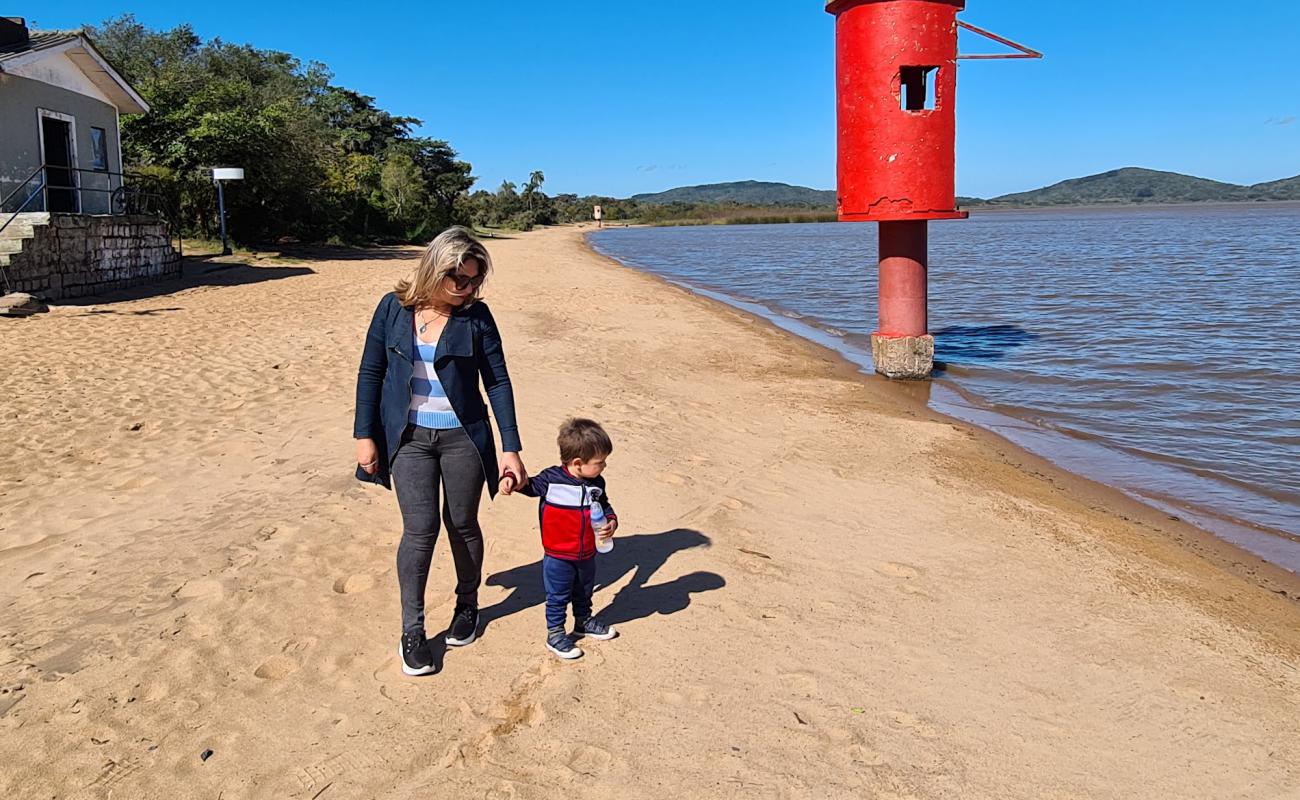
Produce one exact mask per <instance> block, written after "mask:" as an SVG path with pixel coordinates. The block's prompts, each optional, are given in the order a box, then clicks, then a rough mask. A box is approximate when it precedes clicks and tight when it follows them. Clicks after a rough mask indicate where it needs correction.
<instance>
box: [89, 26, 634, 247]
mask: <svg viewBox="0 0 1300 800" xmlns="http://www.w3.org/2000/svg"><path fill="white" fill-rule="evenodd" d="M88 33H89V35H90V36H91V38H92V39H93V40H94V41H95V43H96V45H97V46H98V47H99V48H100V50H101V51H102V52H103V54H104V55H105V56H106V57H107V58H108V59H109V61H110V62H111V63H113V64H114V65H115V66H116V67H117V68H118V69H119V70H120V71H121V72H122V74H123V76H124V77H125V78H126V79H127V80H128V81H130V82H131V84H132V85H133V86H134V87H135V88H136V89H137V90H138V91H139V92H140V94H141V95H142V96H143V97H144V98H145V100H147V101H148V102H149V104H150V106H151V107H152V111H151V112H150V113H148V114H144V115H141V116H133V117H126V118H124V119H123V121H122V148H123V156H124V159H125V160H126V162H127V164H128V166H129V168H130V169H131V170H132V171H134V172H135V173H137V174H143V175H147V176H150V177H151V178H152V179H154V183H155V184H156V185H160V186H162V187H164V191H165V192H166V193H167V194H168V195H169V199H170V201H171V204H172V205H173V206H174V207H176V208H179V214H180V220H179V221H180V224H181V228H182V230H183V231H184V232H185V233H186V234H187V235H200V236H205V237H211V236H212V235H213V234H214V232H215V230H216V228H217V225H218V220H217V202H216V191H215V188H214V186H213V184H212V180H211V169H212V167H217V166H238V167H243V168H244V170H245V173H244V174H245V179H244V180H243V181H241V182H239V183H237V184H232V185H230V186H229V187H228V188H229V190H228V191H227V192H226V208H227V216H228V221H229V226H230V230H231V233H232V235H233V236H234V237H235V238H236V239H239V240H242V241H268V240H277V239H283V238H293V239H299V240H309V241H345V242H353V241H384V240H389V241H392V240H402V241H426V240H428V239H429V238H431V237H432V236H434V235H435V234H437V232H438V231H440V230H442V229H443V228H445V227H447V226H448V225H451V224H454V223H460V224H477V225H494V226H507V227H514V228H530V227H532V226H533V225H536V224H550V223H556V222H568V221H574V220H577V219H589V218H590V216H591V204H592V203H596V202H601V200H602V199H601V198H583V199H581V200H580V199H579V198H577V197H576V196H572V195H565V196H561V197H557V198H552V197H549V196H547V195H546V194H545V193H544V192H543V191H542V184H543V182H544V181H545V176H544V175H543V174H542V173H541V172H540V171H535V172H533V173H532V174H531V175H529V177H528V180H527V182H525V183H524V184H523V186H522V188H520V187H519V186H517V185H515V184H513V183H509V182H507V183H504V184H502V186H501V188H500V189H498V191H496V192H486V191H477V192H473V193H472V194H471V193H470V189H471V187H473V185H474V182H475V178H474V176H473V175H472V174H471V167H470V164H469V163H467V162H465V161H463V160H461V159H460V158H459V156H458V154H457V152H456V150H455V149H454V148H453V147H452V146H451V145H450V144H449V143H448V142H447V141H445V140H442V139H434V138H430V137H425V136H416V135H414V133H413V132H412V131H413V129H414V128H415V127H416V126H418V125H420V124H421V122H420V120H419V119H416V118H415V117H406V116H398V115H395V114H392V113H390V112H388V111H385V110H383V109H381V108H378V107H377V106H376V105H375V99H374V98H373V97H369V96H367V95H364V94H361V93H359V92H356V91H354V90H351V89H347V88H343V87H340V86H336V85H334V84H333V83H332V82H331V77H332V76H331V74H330V72H329V70H328V68H327V67H326V66H325V65H324V64H321V63H318V62H309V63H303V62H302V61H300V60H299V59H297V58H295V57H293V56H292V55H289V54H288V53H282V52H277V51H274V50H262V49H258V48H255V47H252V46H250V45H237V44H230V43H228V42H224V41H222V40H220V39H212V40H209V41H204V40H202V39H201V38H200V37H199V36H198V35H196V34H195V33H194V30H193V28H191V27H190V26H189V25H179V26H177V27H175V28H172V29H171V30H163V31H156V30H150V29H149V28H146V27H145V26H144V25H142V24H141V23H139V22H138V21H137V20H136V19H135V18H134V17H133V16H130V15H127V16H122V17H118V18H116V19H111V20H108V21H106V22H104V23H103V24H101V25H99V26H97V27H94V28H91V29H90V30H89V31H88ZM584 205H585V208H584V207H583V206H584ZM606 205H607V206H609V208H610V211H611V213H610V215H609V218H611V219H614V218H618V214H619V211H618V210H617V209H618V204H617V203H615V202H613V201H608V200H607V201H606Z"/></svg>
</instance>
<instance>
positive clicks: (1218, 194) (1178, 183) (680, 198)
mask: <svg viewBox="0 0 1300 800" xmlns="http://www.w3.org/2000/svg"><path fill="white" fill-rule="evenodd" d="M631 199H633V200H635V201H637V202H639V203H647V204H652V205H653V204H668V203H737V204H740V205H754V206H787V207H788V206H806V207H809V208H827V207H834V205H835V192H834V191H832V190H824V189H809V188H807V187H805V186H791V185H790V184H788V183H773V182H769V181H736V182H733V183H711V184H705V185H702V186H682V187H678V188H676V189H669V190H667V191H663V192H654V193H650V194H638V195H633V196H632V198H631ZM957 200H958V205H959V206H961V207H963V208H971V207H998V206H1002V207H1019V206H1056V205H1109V204H1137V203H1142V204H1146V203H1207V202H1221V203H1222V202H1244V201H1259V200H1300V175H1297V176H1295V177H1293V178H1284V179H1282V180H1277V181H1269V182H1267V183H1257V184H1254V185H1252V186H1242V185H1239V184H1235V183H1223V182H1221V181H1212V180H1208V179H1206V178H1197V177H1194V176H1192V175H1182V174H1180V173H1177V172H1161V171H1159V170H1153V169H1143V168H1141V167H1125V168H1123V169H1113V170H1111V171H1109V172H1102V173H1098V174H1096V175H1088V176H1086V177H1083V178H1071V179H1070V180H1065V181H1061V182H1060V183H1054V184H1052V185H1051V186H1044V187H1043V188H1041V189H1033V190H1031V191H1027V192H1014V193H1012V194H1004V195H999V196H997V197H993V198H988V199H983V198H978V197H959V198H957Z"/></svg>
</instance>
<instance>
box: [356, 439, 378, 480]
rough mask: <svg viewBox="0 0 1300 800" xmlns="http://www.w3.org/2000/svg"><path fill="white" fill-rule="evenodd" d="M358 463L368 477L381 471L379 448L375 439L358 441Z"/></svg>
mask: <svg viewBox="0 0 1300 800" xmlns="http://www.w3.org/2000/svg"><path fill="white" fill-rule="evenodd" d="M357 463H358V464H360V465H361V471H362V472H364V473H366V474H367V475H374V474H375V473H376V472H378V471H379V448H378V447H377V446H376V445H375V440H374V439H357Z"/></svg>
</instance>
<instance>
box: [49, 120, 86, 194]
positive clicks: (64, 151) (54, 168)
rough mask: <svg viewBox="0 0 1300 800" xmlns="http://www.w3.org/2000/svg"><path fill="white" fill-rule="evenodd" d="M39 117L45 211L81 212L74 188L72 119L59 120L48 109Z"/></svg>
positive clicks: (74, 160) (75, 151)
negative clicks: (43, 168)
mask: <svg viewBox="0 0 1300 800" xmlns="http://www.w3.org/2000/svg"><path fill="white" fill-rule="evenodd" d="M40 116H41V160H42V163H44V164H45V210H46V211H54V212H62V213H69V214H76V213H78V212H80V211H81V203H80V199H81V198H80V192H78V191H77V173H76V169H75V168H76V166H77V150H76V144H75V140H74V139H73V138H72V137H73V129H72V118H71V117H68V118H66V119H61V118H60V117H55V116H51V115H49V112H46V113H42V114H41V115H40ZM60 116H62V115H60Z"/></svg>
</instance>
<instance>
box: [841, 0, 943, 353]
mask: <svg viewBox="0 0 1300 800" xmlns="http://www.w3.org/2000/svg"><path fill="white" fill-rule="evenodd" d="M965 6H966V2H965V0H831V2H829V3H827V4H826V10H827V11H828V12H830V13H832V14H834V15H835V70H836V102H837V111H838V114H837V119H838V125H837V132H838V144H839V146H838V156H839V158H838V185H839V191H838V211H839V218H840V219H841V220H844V221H860V222H879V223H880V294H879V311H880V318H879V321H878V323H877V328H876V331H875V333H873V334H872V336H871V353H872V357H873V359H874V360H875V366H876V371H877V372H880V373H882V374H884V375H886V376H888V377H891V378H925V377H928V376H929V375H930V371H931V370H932V369H933V366H934V338H933V337H932V336H930V333H929V329H928V327H927V319H926V313H927V310H926V303H927V279H928V276H927V271H928V254H927V241H928V230H927V225H928V224H929V221H930V220H938V219H963V218H965V217H966V216H967V214H966V212H964V211H958V210H957V200H956V191H955V187H956V176H955V161H956V128H957V123H956V106H957V102H956V101H957V24H958V23H957V13H958V12H959V11H961V10H962V9H963V8H965Z"/></svg>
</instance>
